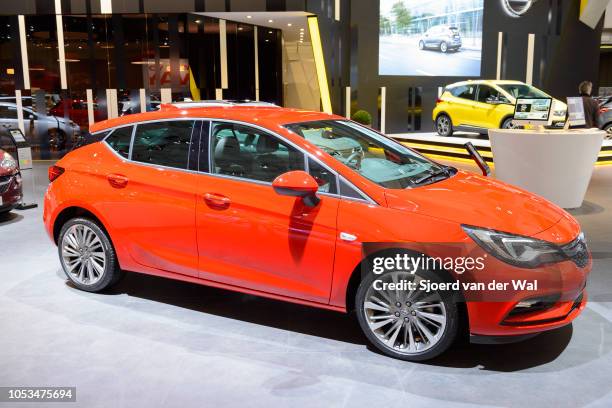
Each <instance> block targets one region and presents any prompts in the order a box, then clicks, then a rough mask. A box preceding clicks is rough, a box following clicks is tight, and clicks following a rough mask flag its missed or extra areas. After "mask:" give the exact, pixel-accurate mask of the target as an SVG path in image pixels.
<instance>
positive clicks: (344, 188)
mask: <svg viewBox="0 0 612 408" xmlns="http://www.w3.org/2000/svg"><path fill="white" fill-rule="evenodd" d="M340 195H341V196H342V197H349V198H355V199H359V200H363V196H362V195H361V194H359V192H358V191H357V190H355V189H354V188H353V187H351V186H350V185H349V184H348V183H347V182H346V181H344V180H342V178H341V179H340Z"/></svg>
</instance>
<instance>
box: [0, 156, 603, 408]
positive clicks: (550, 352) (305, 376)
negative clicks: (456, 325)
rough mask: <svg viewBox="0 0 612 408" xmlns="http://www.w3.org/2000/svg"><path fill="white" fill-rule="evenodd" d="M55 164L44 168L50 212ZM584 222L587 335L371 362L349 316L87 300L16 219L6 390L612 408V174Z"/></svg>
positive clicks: (23, 216)
mask: <svg viewBox="0 0 612 408" xmlns="http://www.w3.org/2000/svg"><path fill="white" fill-rule="evenodd" d="M48 165H49V163H44V162H42V163H37V164H36V174H37V180H38V181H39V184H38V186H39V188H38V192H39V195H40V199H42V194H43V191H44V187H45V177H46V168H47V166H48ZM572 213H573V214H574V215H576V216H577V217H578V219H579V220H580V222H581V223H582V225H583V228H584V231H585V232H586V235H587V238H588V240H589V242H590V245H591V249H592V251H593V256H594V270H593V273H592V276H591V280H590V283H589V290H590V296H591V298H590V300H591V302H590V303H589V305H588V307H587V309H586V310H585V311H584V313H583V315H582V316H581V317H580V318H579V319H577V321H575V323H574V324H573V326H568V327H565V328H563V329H560V330H557V331H554V332H549V333H545V334H542V335H540V336H539V337H536V338H534V339H532V340H529V341H525V342H523V343H518V344H513V345H504V346H480V345H462V346H460V347H457V348H455V349H452V350H451V351H450V352H448V353H446V354H445V355H443V356H442V357H440V358H438V359H437V360H435V361H432V362H429V363H426V364H412V363H406V362H401V361H397V360H392V359H390V358H387V357H383V356H382V355H380V354H378V353H377V352H375V351H373V350H371V349H369V348H368V347H366V345H365V343H364V338H363V337H362V335H361V334H360V332H359V329H358V327H357V324H356V323H355V322H354V321H353V320H351V319H349V318H348V317H346V316H344V315H342V314H338V313H334V312H328V311H322V310H316V309H310V308H306V307H301V306H296V305H290V304H286V303H281V302H276V301H272V300H266V299H262V298H257V297H254V296H246V295H241V294H235V293H231V292H227V291H223V290H217V289H212V288H207V287H203V286H198V285H193V284H187V283H180V282H173V281H168V280H164V279H161V278H154V277H148V276H144V275H138V274H130V275H128V276H127V278H126V279H124V280H123V281H122V282H121V283H120V284H119V285H118V287H116V288H115V289H114V290H113V291H112V292H110V293H105V294H90V293H85V292H81V291H78V290H76V289H74V288H72V287H71V286H69V285H68V284H66V282H65V278H64V276H63V273H62V271H61V269H60V265H59V261H58V258H57V254H56V248H55V247H54V246H53V245H52V244H51V242H50V241H49V239H48V238H47V236H46V234H45V232H44V230H43V226H42V221H41V217H42V208H41V207H40V206H39V207H38V208H37V209H33V210H28V211H22V212H13V213H11V214H10V215H8V216H5V217H2V218H1V219H0V319H1V320H0V367H1V368H0V386H76V387H77V403H76V404H74V403H70V404H67V406H70V407H75V406H83V407H94V406H101V407H111V406H113V407H121V406H147V407H162V406H164V407H171V406H176V407H179V406H180V407H208V406H218V407H224V406H238V405H240V406H244V407H275V406H292V407H302V406H304V407H343V406H348V407H359V406H369V407H384V406H397V405H398V403H410V405H412V406H418V407H427V406H436V407H439V406H442V405H443V406H450V407H465V406H469V405H478V406H512V407H525V406H538V407H540V406H544V407H548V406H550V407H576V406H591V407H609V406H612V275H611V273H612V245H611V243H612V167H606V168H603V167H600V168H597V169H596V170H595V173H594V176H593V180H592V182H591V186H590V189H589V192H588V195H587V198H586V201H585V203H584V205H583V207H582V208H581V209H579V210H575V211H572ZM52 405H53V407H59V406H61V404H57V403H56V404H52ZM2 406H6V404H2V403H0V407H2Z"/></svg>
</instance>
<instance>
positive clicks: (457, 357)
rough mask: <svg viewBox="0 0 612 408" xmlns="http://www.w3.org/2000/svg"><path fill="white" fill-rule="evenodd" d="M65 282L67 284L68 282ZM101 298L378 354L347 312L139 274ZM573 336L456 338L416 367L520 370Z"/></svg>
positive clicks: (550, 356) (563, 331)
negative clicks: (146, 303) (494, 341)
mask: <svg viewBox="0 0 612 408" xmlns="http://www.w3.org/2000/svg"><path fill="white" fill-rule="evenodd" d="M67 284H68V285H70V283H69V282H68V281H67ZM70 286H72V285H70ZM103 294H104V295H106V296H113V295H122V294H125V295H128V296H131V297H135V298H140V299H146V300H150V301H153V302H158V303H165V304H169V305H172V306H176V307H181V308H185V309H189V310H192V311H197V312H200V313H206V314H212V315H216V316H220V317H224V318H229V319H234V320H240V321H244V322H248V323H253V324H257V325H262V326H268V327H271V328H276V329H281V330H287V331H292V332H295V333H301V334H305V335H308V336H316V337H319V338H325V339H330V340H335V341H341V342H345V343H349V344H357V345H364V347H367V348H368V349H369V350H370V351H371V352H374V353H377V354H382V353H381V352H380V351H378V350H377V349H376V348H375V347H372V346H371V345H369V344H368V343H367V341H366V339H365V336H364V335H363V334H362V332H361V330H360V328H359V325H358V323H357V319H356V318H355V317H354V315H352V314H351V315H346V314H344V313H338V312H333V311H329V310H324V309H317V308H313V307H307V306H302V305H298V304H292V303H287V302H282V301H277V300H273V299H267V298H263V297H259V296H253V295H247V294H242V293H237V292H232V291H228V290H224V289H217V288H212V287H208V286H202V285H197V284H191V283H187V282H181V281H175V280H170V279H165V278H159V277H155V276H150V275H143V274H139V273H128V274H126V277H125V278H124V279H123V280H122V281H121V282H120V283H119V284H117V285H116V286H115V287H113V288H112V289H110V290H108V291H106V292H104V293H103ZM572 332H573V328H572V325H568V326H565V327H562V328H560V329H557V330H552V331H548V332H544V333H542V334H540V335H538V336H536V337H533V338H531V339H528V340H524V341H522V342H518V343H511V344H502V345H481V344H471V343H469V341H468V340H467V338H465V339H464V338H461V339H459V340H458V341H457V342H456V344H455V345H453V346H452V347H451V348H450V349H449V350H448V351H447V352H446V353H444V354H442V355H441V356H439V357H437V358H436V359H434V360H430V361H427V362H424V363H420V364H423V365H424V366H427V365H431V366H440V367H452V368H473V367H476V368H479V369H482V370H489V371H498V372H513V371H521V370H525V369H528V368H532V367H537V366H540V365H544V364H546V363H549V362H551V361H554V360H555V359H556V358H557V357H558V356H559V355H560V354H561V353H562V352H563V351H564V350H565V348H566V347H567V346H568V344H569V342H570V340H571V338H572ZM510 356H520V358H515V357H510Z"/></svg>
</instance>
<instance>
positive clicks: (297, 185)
mask: <svg viewBox="0 0 612 408" xmlns="http://www.w3.org/2000/svg"><path fill="white" fill-rule="evenodd" d="M272 188H273V189H274V191H275V192H276V194H279V195H284V196H290V197H300V198H302V200H304V204H306V205H307V206H309V207H315V206H316V205H317V204H319V201H320V200H319V198H318V197H317V191H318V190H319V184H317V181H316V180H315V179H314V177H312V176H311V175H310V174H308V173H306V172H305V171H302V170H297V171H290V172H287V173H284V174H281V175H280V176H278V177H277V178H275V179H274V181H273V182H272Z"/></svg>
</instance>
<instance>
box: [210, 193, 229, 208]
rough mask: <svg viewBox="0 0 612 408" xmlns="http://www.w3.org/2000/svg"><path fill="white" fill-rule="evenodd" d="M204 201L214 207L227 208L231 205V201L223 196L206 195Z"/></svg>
mask: <svg viewBox="0 0 612 408" xmlns="http://www.w3.org/2000/svg"><path fill="white" fill-rule="evenodd" d="M204 201H206V202H207V203H208V204H209V205H212V206H214V207H227V206H229V205H230V202H231V201H230V199H229V198H227V197H226V196H224V195H221V194H215V193H206V194H204Z"/></svg>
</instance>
